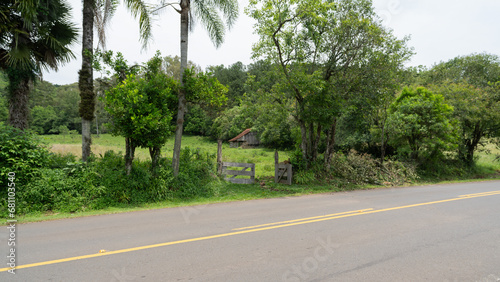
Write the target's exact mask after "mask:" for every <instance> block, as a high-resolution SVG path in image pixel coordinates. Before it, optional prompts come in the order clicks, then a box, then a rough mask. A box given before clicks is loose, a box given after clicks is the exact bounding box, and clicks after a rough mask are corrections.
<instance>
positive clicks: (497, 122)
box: [423, 53, 500, 165]
mask: <svg viewBox="0 0 500 282" xmlns="http://www.w3.org/2000/svg"><path fill="white" fill-rule="evenodd" d="M423 76H424V78H425V80H424V83H426V84H427V85H429V88H430V89H433V90H434V91H435V92H436V93H440V94H442V95H444V97H445V98H446V100H447V102H448V103H449V104H450V105H452V106H453V107H454V109H455V111H454V118H455V120H457V121H458V124H459V127H460V128H459V132H460V142H459V146H458V156H459V158H460V159H461V160H462V161H464V162H465V163H466V164H467V165H472V164H473V163H474V152H475V151H476V150H477V149H478V148H480V147H481V146H482V144H483V140H485V139H486V138H490V139H491V138H497V137H500V98H499V97H500V96H499V93H500V89H499V83H500V59H499V57H498V56H496V55H491V54H486V53H483V54H472V55H468V56H459V57H456V58H454V59H451V60H450V61H448V62H442V63H440V64H437V65H436V66H434V67H433V68H432V69H430V70H429V71H427V72H424V74H423Z"/></svg>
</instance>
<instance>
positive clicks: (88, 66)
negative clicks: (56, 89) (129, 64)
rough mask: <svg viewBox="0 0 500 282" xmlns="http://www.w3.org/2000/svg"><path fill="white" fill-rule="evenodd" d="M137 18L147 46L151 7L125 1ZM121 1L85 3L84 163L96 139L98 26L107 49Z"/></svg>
mask: <svg viewBox="0 0 500 282" xmlns="http://www.w3.org/2000/svg"><path fill="white" fill-rule="evenodd" d="M123 2H124V3H125V5H126V6H127V8H128V9H129V10H130V11H131V13H132V15H133V16H134V17H136V18H137V17H138V18H139V28H140V31H141V40H142V43H143V46H144V47H145V46H146V44H147V42H148V40H149V38H151V17H150V14H149V9H148V6H147V5H146V4H145V3H144V2H143V1H142V0H123ZM118 3H119V1H118V0H83V20H82V68H81V70H80V71H79V72H78V75H79V77H78V87H79V88H80V97H81V102H80V116H81V117H82V160H83V161H87V159H88V157H89V156H90V144H91V143H92V137H91V133H90V127H91V124H92V120H93V119H94V111H95V97H96V96H95V93H94V74H93V71H92V57H93V48H94V23H95V24H96V27H97V30H98V35H99V41H100V42H99V43H100V45H101V46H103V47H104V44H105V32H104V30H105V27H106V25H107V23H108V21H109V19H110V18H111V17H112V16H113V14H114V11H115V10H116V7H117V5H118Z"/></svg>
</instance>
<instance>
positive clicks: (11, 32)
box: [0, 0, 77, 130]
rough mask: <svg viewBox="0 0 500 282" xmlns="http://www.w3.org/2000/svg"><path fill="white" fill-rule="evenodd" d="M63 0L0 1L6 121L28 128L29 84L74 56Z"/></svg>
mask: <svg viewBox="0 0 500 282" xmlns="http://www.w3.org/2000/svg"><path fill="white" fill-rule="evenodd" d="M69 12H70V8H69V6H68V5H67V3H66V2H65V1H64V0H44V1H41V0H40V1H15V0H4V1H2V2H1V3H0V19H1V21H0V69H2V70H3V71H5V72H6V73H7V77H8V80H9V89H8V90H9V122H10V124H11V125H12V126H14V127H17V128H20V129H22V130H24V129H26V128H28V119H29V108H28V100H29V93H30V90H31V85H32V83H33V81H34V80H35V78H36V77H39V76H40V75H41V72H42V70H48V69H53V70H57V68H58V66H59V65H60V64H62V63H65V62H67V61H69V60H70V59H72V58H74V55H73V53H72V52H71V50H70V49H69V46H70V45H71V44H72V43H73V42H74V41H75V40H76V38H77V31H76V28H75V26H74V25H73V24H72V23H70V22H69V20H68V19H69V16H70V14H69Z"/></svg>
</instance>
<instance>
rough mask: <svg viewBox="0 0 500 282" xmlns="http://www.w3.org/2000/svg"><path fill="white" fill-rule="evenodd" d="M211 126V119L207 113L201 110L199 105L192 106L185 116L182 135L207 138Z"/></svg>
mask: <svg viewBox="0 0 500 282" xmlns="http://www.w3.org/2000/svg"><path fill="white" fill-rule="evenodd" d="M212 124H213V119H212V118H211V117H210V116H209V113H208V112H207V111H205V110H203V108H202V107H201V106H200V105H192V106H191V107H190V108H189V110H188V112H187V114H186V121H185V122H184V133H185V134H188V135H200V136H207V135H208V134H209V132H210V128H211V127H212Z"/></svg>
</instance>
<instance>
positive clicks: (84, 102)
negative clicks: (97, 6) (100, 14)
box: [78, 0, 95, 162]
mask: <svg viewBox="0 0 500 282" xmlns="http://www.w3.org/2000/svg"><path fill="white" fill-rule="evenodd" d="M93 2H94V1H92V0H84V1H83V22H82V27H83V28H82V69H81V70H80V71H79V73H78V75H79V77H78V88H79V89H80V97H81V101H80V109H79V112H80V116H81V117H82V160H83V161H84V162H86V161H87V160H88V157H89V156H90V152H91V151H90V145H91V143H92V136H91V133H90V127H91V124H92V120H93V119H94V109H95V94H94V77H93V75H94V74H93V71H92V54H93V46H94V5H93Z"/></svg>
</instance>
